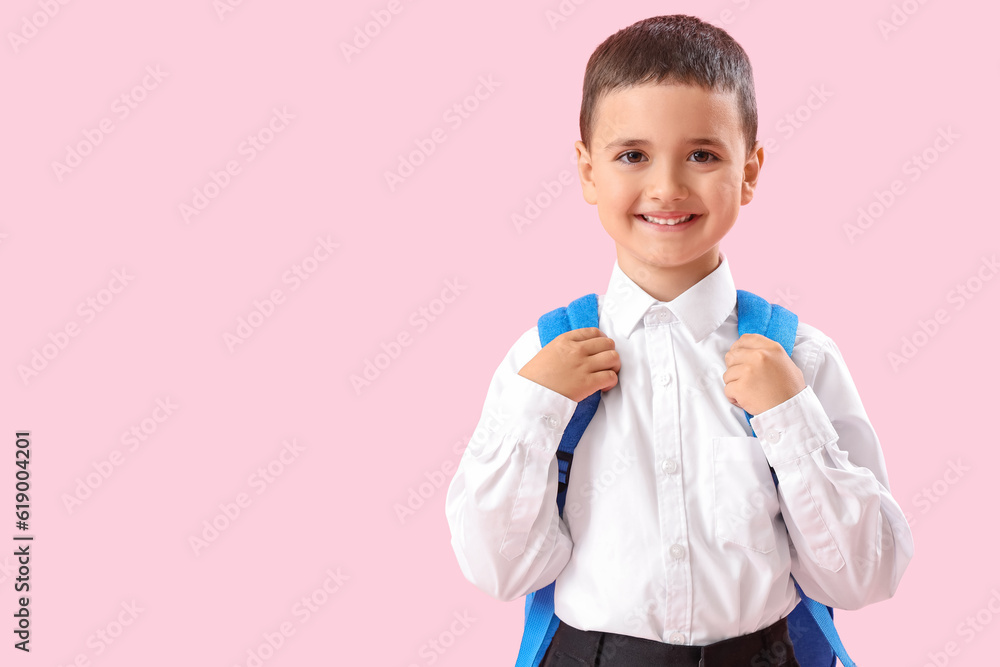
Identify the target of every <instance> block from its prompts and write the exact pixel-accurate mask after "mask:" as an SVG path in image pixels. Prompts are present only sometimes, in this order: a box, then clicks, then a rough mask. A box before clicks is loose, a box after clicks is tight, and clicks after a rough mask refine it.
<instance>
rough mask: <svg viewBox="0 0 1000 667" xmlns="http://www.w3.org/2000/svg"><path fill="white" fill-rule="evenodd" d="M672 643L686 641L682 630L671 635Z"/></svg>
mask: <svg viewBox="0 0 1000 667" xmlns="http://www.w3.org/2000/svg"><path fill="white" fill-rule="evenodd" d="M670 643H671V644H683V643H684V635H683V634H681V633H680V632H675V633H674V634H672V635H670Z"/></svg>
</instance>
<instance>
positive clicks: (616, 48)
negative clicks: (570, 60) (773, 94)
mask: <svg viewBox="0 0 1000 667" xmlns="http://www.w3.org/2000/svg"><path fill="white" fill-rule="evenodd" d="M651 82H655V83H664V82H666V83H683V84H688V85H700V86H702V87H703V88H706V89H709V90H716V91H722V92H731V91H733V90H735V91H736V97H737V105H738V108H739V112H740V117H741V119H742V121H743V138H744V141H745V142H746V148H747V157H750V153H751V152H752V150H753V146H754V144H755V143H756V141H757V98H756V97H755V95H754V86H753V69H752V68H751V67H750V59H749V58H748V57H747V54H746V51H744V50H743V47H741V46H740V45H739V44H738V43H737V42H736V40H734V39H733V38H732V37H731V36H730V35H729V33H727V32H726V31H725V30H723V29H722V28H716V27H715V26H713V25H712V24H710V23H706V22H704V21H702V20H701V19H699V18H697V17H695V16H687V15H684V14H672V15H669V16H654V17H652V18H648V19H644V20H642V21H639V22H637V23H633V24H632V25H630V26H629V27H627V28H622V29H621V30H619V31H618V32H616V33H615V34H613V35H611V36H610V37H608V38H607V39H606V40H604V42H602V43H601V45H600V46H598V47H597V48H596V49H595V50H594V52H593V53H592V54H591V56H590V60H589V61H588V62H587V71H586V74H585V75H584V78H583V102H582V104H581V105H580V139H581V140H582V141H583V144H584V146H586V147H587V150H588V151H589V150H590V141H591V139H592V138H593V131H594V120H595V114H596V111H597V105H598V103H599V102H600V101H601V99H602V98H603V97H604V96H605V95H607V94H608V93H610V92H613V91H615V90H619V89H621V88H628V87H631V86H635V85H642V84H645V83H651Z"/></svg>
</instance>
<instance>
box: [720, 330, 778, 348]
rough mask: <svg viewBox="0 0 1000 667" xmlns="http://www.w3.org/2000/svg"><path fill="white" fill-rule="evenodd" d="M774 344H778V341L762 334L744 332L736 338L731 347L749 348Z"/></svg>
mask: <svg viewBox="0 0 1000 667" xmlns="http://www.w3.org/2000/svg"><path fill="white" fill-rule="evenodd" d="M774 345H779V343H777V342H776V341H773V340H771V339H770V338H768V337H767V336H762V335H760V334H755V333H745V334H743V335H742V336H740V337H739V338H738V339H736V342H735V343H733V348H741V349H746V350H749V349H754V348H760V347H773V346H774ZM733 348H730V349H733Z"/></svg>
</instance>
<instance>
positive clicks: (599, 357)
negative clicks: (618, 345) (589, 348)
mask: <svg viewBox="0 0 1000 667" xmlns="http://www.w3.org/2000/svg"><path fill="white" fill-rule="evenodd" d="M587 361H588V363H587V366H588V369H589V370H591V372H593V371H598V370H605V369H610V370H613V371H614V372H615V373H618V372H619V371H621V369H622V362H621V355H619V354H618V352H617V351H615V350H605V351H603V352H599V353H598V354H595V355H593V356H592V357H590V358H589V359H588V360H587Z"/></svg>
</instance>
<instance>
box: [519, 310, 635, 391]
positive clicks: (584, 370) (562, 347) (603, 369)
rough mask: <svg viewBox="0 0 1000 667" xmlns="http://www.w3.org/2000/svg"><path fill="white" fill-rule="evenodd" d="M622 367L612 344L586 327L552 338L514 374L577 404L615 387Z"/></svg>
mask: <svg viewBox="0 0 1000 667" xmlns="http://www.w3.org/2000/svg"><path fill="white" fill-rule="evenodd" d="M621 367H622V364H621V360H620V359H619V357H618V352H616V351H615V341H613V340H611V339H610V338H608V337H607V336H605V335H604V334H603V333H602V332H601V330H600V329H598V328H597V327H586V328H584V329H574V330H573V331H567V332H566V333H563V334H560V335H558V336H556V337H555V338H553V339H552V340H551V341H550V342H549V344H548V345H546V346H545V347H543V348H542V349H541V351H539V353H538V354H536V355H535V356H534V357H532V359H531V361H529V362H528V363H526V364H525V365H524V368H522V369H521V370H520V371H518V373H517V374H518V375H521V376H523V377H526V378H528V379H529V380H532V381H533V382H537V383H538V384H540V385H542V386H543V387H548V388H549V389H551V390H552V391H557V392H559V393H560V394H562V395H563V396H565V397H567V398H569V399H572V400H574V401H576V402H577V403H579V402H580V401H582V400H583V399H585V398H587V397H588V396H590V395H591V394H593V393H594V392H595V391H597V390H598V389H600V390H602V391H607V390H608V389H611V388H612V387H614V386H615V385H616V384H618V371H620V370H621Z"/></svg>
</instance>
